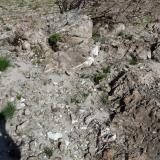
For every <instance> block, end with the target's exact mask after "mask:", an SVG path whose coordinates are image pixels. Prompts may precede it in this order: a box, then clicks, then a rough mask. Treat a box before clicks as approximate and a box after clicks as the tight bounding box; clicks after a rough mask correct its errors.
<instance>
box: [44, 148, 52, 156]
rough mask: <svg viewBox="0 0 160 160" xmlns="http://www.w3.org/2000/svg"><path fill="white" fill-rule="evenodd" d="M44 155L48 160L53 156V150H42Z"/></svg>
mask: <svg viewBox="0 0 160 160" xmlns="http://www.w3.org/2000/svg"><path fill="white" fill-rule="evenodd" d="M44 153H45V155H46V156H47V157H48V158H50V157H52V155H53V150H52V149H51V148H49V147H45V148H44Z"/></svg>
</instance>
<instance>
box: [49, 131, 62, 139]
mask: <svg viewBox="0 0 160 160" xmlns="http://www.w3.org/2000/svg"><path fill="white" fill-rule="evenodd" d="M47 136H48V138H49V139H52V140H55V141H56V140H58V139H60V138H62V134H61V133H52V132H48V133H47Z"/></svg>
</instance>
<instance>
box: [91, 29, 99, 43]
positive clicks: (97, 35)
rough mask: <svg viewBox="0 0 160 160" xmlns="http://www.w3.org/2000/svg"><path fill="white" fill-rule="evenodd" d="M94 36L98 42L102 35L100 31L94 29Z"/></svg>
mask: <svg viewBox="0 0 160 160" xmlns="http://www.w3.org/2000/svg"><path fill="white" fill-rule="evenodd" d="M92 38H93V40H94V41H95V42H98V41H100V39H101V36H100V34H99V33H98V31H94V32H93V33H92Z"/></svg>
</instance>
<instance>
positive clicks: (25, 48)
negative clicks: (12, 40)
mask: <svg viewBox="0 0 160 160" xmlns="http://www.w3.org/2000/svg"><path fill="white" fill-rule="evenodd" d="M22 49H23V50H30V49H31V46H30V44H29V43H28V42H27V41H24V42H23V43H22Z"/></svg>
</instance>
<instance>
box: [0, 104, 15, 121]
mask: <svg viewBox="0 0 160 160" xmlns="http://www.w3.org/2000/svg"><path fill="white" fill-rule="evenodd" d="M15 110H16V106H15V105H14V104H13V103H12V102H8V103H7V104H6V105H5V107H4V109H3V110H2V111H1V112H0V117H3V118H5V119H9V118H12V117H13V115H14V112H15Z"/></svg>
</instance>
